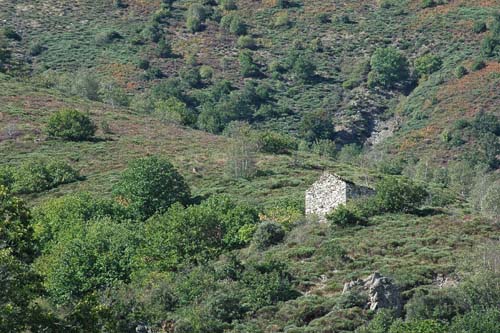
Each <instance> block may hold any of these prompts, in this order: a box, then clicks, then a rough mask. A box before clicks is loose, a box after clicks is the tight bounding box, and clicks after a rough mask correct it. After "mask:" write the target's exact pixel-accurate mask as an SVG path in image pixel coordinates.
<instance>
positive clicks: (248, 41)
mask: <svg viewBox="0 0 500 333" xmlns="http://www.w3.org/2000/svg"><path fill="white" fill-rule="evenodd" d="M237 44H238V47H239V48H240V49H250V50H253V49H255V48H256V47H257V44H256V43H255V40H254V39H253V38H252V37H250V36H240V37H239V38H238V42H237Z"/></svg>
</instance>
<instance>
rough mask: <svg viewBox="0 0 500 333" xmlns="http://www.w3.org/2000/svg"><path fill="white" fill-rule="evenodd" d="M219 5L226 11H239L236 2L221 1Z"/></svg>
mask: <svg viewBox="0 0 500 333" xmlns="http://www.w3.org/2000/svg"><path fill="white" fill-rule="evenodd" d="M219 5H220V6H221V8H222V9H224V10H235V9H237V6H236V1H235V0H219Z"/></svg>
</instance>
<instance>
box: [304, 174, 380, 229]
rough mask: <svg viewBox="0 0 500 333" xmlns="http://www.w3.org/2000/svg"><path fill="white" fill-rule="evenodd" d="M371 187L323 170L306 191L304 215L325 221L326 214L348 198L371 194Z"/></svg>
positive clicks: (372, 191)
mask: <svg viewBox="0 0 500 333" xmlns="http://www.w3.org/2000/svg"><path fill="white" fill-rule="evenodd" d="M374 193H375V191H374V190H373V189H371V188H368V187H365V186H360V185H356V184H354V183H353V182H351V181H348V180H346V179H343V178H341V177H339V176H337V175H335V174H332V173H329V172H325V173H323V175H322V176H321V177H320V179H318V181H316V182H315V183H314V184H313V185H312V186H311V187H310V188H309V189H308V190H307V191H306V215H307V216H317V217H318V218H319V220H320V222H326V215H327V214H328V213H330V212H332V211H333V210H334V209H335V208H336V207H337V206H339V205H341V204H345V203H347V201H348V200H349V199H353V198H357V197H360V196H367V195H373V194H374Z"/></svg>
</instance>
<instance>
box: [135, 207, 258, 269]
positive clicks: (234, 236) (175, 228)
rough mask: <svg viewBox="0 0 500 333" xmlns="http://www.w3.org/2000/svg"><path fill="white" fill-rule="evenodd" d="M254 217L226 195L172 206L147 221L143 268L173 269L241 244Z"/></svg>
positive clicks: (255, 218)
mask: <svg viewBox="0 0 500 333" xmlns="http://www.w3.org/2000/svg"><path fill="white" fill-rule="evenodd" d="M257 219H258V216H257V212H256V211H255V210H254V209H252V208H250V207H248V206H246V205H238V204H235V203H234V202H233V201H231V200H230V199H229V198H228V197H212V198H210V199H208V200H206V201H204V202H202V203H201V204H200V205H195V206H189V207H187V208H183V207H182V206H181V205H180V204H175V205H173V206H172V207H171V208H170V209H169V210H168V211H167V212H166V213H165V214H163V215H157V216H155V217H153V218H151V219H150V220H148V221H147V223H146V226H145V228H146V229H145V230H146V231H145V237H146V239H148V243H147V244H146V246H145V247H143V249H142V252H141V257H142V258H143V260H147V264H146V263H145V262H144V261H143V264H146V265H147V267H148V268H149V267H152V268H156V269H160V270H163V269H167V270H169V269H175V268H178V267H180V266H182V265H185V264H188V263H204V262H206V261H207V260H208V259H212V258H214V257H216V256H217V255H219V254H220V253H222V252H223V251H227V250H231V249H235V248H239V247H242V246H244V245H245V244H246V243H247V242H248V239H246V238H244V237H242V236H244V234H242V231H243V230H245V228H247V227H248V226H252V225H254V224H255V223H256V221H257Z"/></svg>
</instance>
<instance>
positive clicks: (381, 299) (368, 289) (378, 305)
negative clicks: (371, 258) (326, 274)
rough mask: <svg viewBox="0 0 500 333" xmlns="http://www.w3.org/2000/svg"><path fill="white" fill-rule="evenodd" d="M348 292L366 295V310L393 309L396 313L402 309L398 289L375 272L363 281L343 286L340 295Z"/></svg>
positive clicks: (390, 281)
mask: <svg viewBox="0 0 500 333" xmlns="http://www.w3.org/2000/svg"><path fill="white" fill-rule="evenodd" d="M348 292H359V293H366V294H367V295H368V299H367V303H366V308H369V309H370V310H378V309H383V308H394V309H395V310H396V311H397V312H398V313H399V312H401V309H402V299H401V294H400V292H399V289H398V287H397V286H396V285H395V284H394V283H393V281H392V280H391V279H390V278H388V277H385V276H382V275H381V274H380V273H378V272H375V273H373V274H372V275H370V276H369V277H367V278H366V279H364V280H361V279H358V280H355V281H351V282H347V283H346V284H344V290H343V291H342V294H345V293H348Z"/></svg>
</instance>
